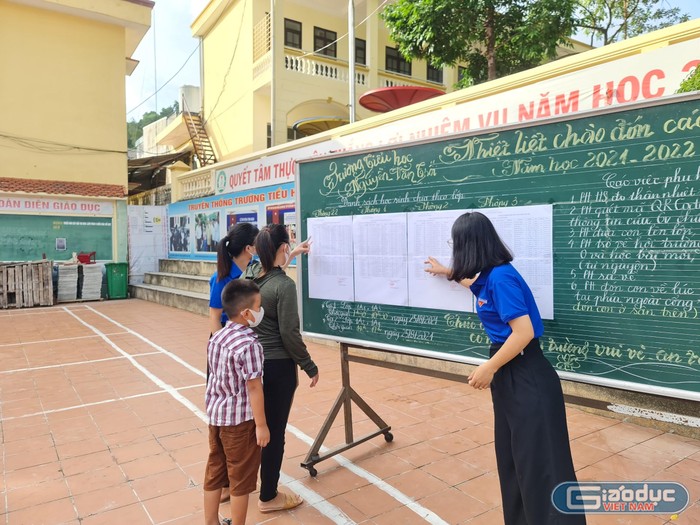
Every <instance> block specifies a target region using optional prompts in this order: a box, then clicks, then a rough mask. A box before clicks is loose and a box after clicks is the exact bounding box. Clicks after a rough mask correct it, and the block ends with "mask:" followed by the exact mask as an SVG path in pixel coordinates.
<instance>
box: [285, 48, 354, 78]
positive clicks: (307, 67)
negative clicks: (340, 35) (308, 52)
mask: <svg viewBox="0 0 700 525" xmlns="http://www.w3.org/2000/svg"><path fill="white" fill-rule="evenodd" d="M284 68H285V69H286V70H287V71H294V72H295V73H301V74H302V75H309V76H312V77H322V78H327V79H330V80H337V81H339V82H343V83H345V84H347V82H348V77H349V74H350V73H349V68H348V65H347V63H345V62H342V61H340V60H338V61H326V60H322V59H317V58H315V57H312V56H297V55H291V54H285V55H284ZM355 83H356V84H358V85H360V86H364V85H366V84H367V75H366V74H365V73H364V72H361V71H360V72H355Z"/></svg>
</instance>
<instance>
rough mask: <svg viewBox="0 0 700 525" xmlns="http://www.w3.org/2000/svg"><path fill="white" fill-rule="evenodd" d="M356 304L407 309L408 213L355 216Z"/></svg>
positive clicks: (353, 225)
mask: <svg viewBox="0 0 700 525" xmlns="http://www.w3.org/2000/svg"><path fill="white" fill-rule="evenodd" d="M352 229H353V249H354V254H355V258H354V268H355V301H357V302H361V303H377V304H390V305H396V306H408V278H407V270H408V262H407V247H406V214H405V213H384V214H380V215H358V216H354V217H353V222H352Z"/></svg>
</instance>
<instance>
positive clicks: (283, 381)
mask: <svg viewBox="0 0 700 525" xmlns="http://www.w3.org/2000/svg"><path fill="white" fill-rule="evenodd" d="M297 384H298V377H297V367H296V364H295V363H294V361H292V360H291V359H269V360H268V359H266V360H265V365H264V372H263V392H264V394H265V418H266V419H267V426H268V428H269V429H270V442H269V443H268V445H267V446H266V447H265V448H263V449H262V460H261V464H260V500H261V501H270V500H271V499H274V497H275V496H277V484H278V483H279V480H280V470H281V469H282V458H283V456H284V433H285V429H286V428H287V421H288V420H289V412H290V410H291V409H292V401H293V400H294V391H295V390H296V389H297Z"/></svg>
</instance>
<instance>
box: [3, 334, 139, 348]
mask: <svg viewBox="0 0 700 525" xmlns="http://www.w3.org/2000/svg"><path fill="white" fill-rule="evenodd" d="M125 333H126V332H114V333H112V334H105V335H107V336H112V335H120V334H125ZM95 337H99V335H79V336H77V337H63V338H61V339H44V340H43V341H26V342H22V343H5V344H0V348H5V347H7V346H24V345H40V344H43V343H58V342H60V341H73V340H74V339H91V338H92V339H94V338H95Z"/></svg>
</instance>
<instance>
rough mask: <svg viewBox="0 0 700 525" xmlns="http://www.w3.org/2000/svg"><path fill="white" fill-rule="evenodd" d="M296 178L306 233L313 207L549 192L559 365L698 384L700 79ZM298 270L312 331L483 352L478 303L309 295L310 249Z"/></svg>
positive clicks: (506, 201)
mask: <svg viewBox="0 0 700 525" xmlns="http://www.w3.org/2000/svg"><path fill="white" fill-rule="evenodd" d="M297 191H298V199H299V203H298V206H299V208H298V209H299V210H301V213H300V227H301V234H302V238H304V237H305V236H306V235H307V230H308V228H307V221H308V220H309V219H310V218H312V217H338V216H348V215H352V216H357V215H363V214H366V213H392V212H404V213H405V212H407V213H411V212H417V211H425V210H426V209H436V210H437V209H460V210H461V209H481V208H493V207H499V206H501V207H510V206H525V205H536V204H551V205H552V212H553V218H552V220H553V225H552V235H553V275H554V283H553V284H554V319H553V320H548V321H545V335H544V337H543V338H542V339H541V343H542V347H543V350H544V351H545V353H546V355H547V357H548V358H549V359H550V361H551V362H552V364H553V365H554V366H555V367H556V368H557V369H558V371H559V372H560V375H562V377H565V378H569V379H574V380H580V381H584V382H590V383H595V384H602V385H609V386H616V387H621V388H627V389H632V390H641V391H647V392H654V393H659V394H665V395H672V396H676V397H685V398H690V399H700V348H698V345H697V342H698V340H700V320H698V310H699V309H700V98H698V95H697V94H695V95H694V96H683V97H669V98H668V99H665V100H659V101H657V102H656V103H655V104H652V105H650V104H648V103H647V105H645V106H641V105H639V106H637V105H635V106H627V107H626V108H618V109H615V110H610V109H609V110H607V111H606V112H590V113H586V114H580V115H579V116H576V117H569V118H568V119H559V120H551V121H540V122H535V123H528V124H523V125H520V126H510V127H503V128H498V129H492V130H488V131H482V132H481V133H480V134H474V133H472V134H465V135H460V136H451V137H449V138H443V139H442V140H435V141H432V142H423V143H415V144H407V145H402V146H401V147H395V148H392V149H388V148H387V149H383V150H372V151H364V152H357V153H353V154H352V155H345V156H335V157H324V158H321V159H316V160H310V161H305V162H302V163H301V164H300V173H299V177H298V180H297ZM426 255H430V254H426ZM516 262H517V261H516ZM301 280H302V282H301V294H302V325H303V330H304V331H305V332H306V333H308V334H316V335H319V336H322V337H328V338H333V339H337V340H340V341H345V342H351V343H356V344H357V343H361V344H364V345H365V346H372V347H377V348H380V349H381V348H386V349H398V350H400V351H405V352H407V353H415V354H419V355H431V356H435V355H437V356H441V357H444V358H445V359H447V360H457V361H464V362H475V361H476V360H477V359H480V358H485V357H486V355H487V341H486V339H485V336H484V333H483V330H482V328H481V325H480V323H479V321H478V318H477V317H476V315H475V314H470V313H460V314H459V315H458V316H455V314H454V313H450V312H446V311H444V310H433V309H416V308H408V307H397V306H387V305H382V304H370V303H359V302H344V301H331V300H319V299H310V298H309V285H308V265H306V264H305V265H304V266H303V268H302V272H301ZM465 293H467V292H466V291H465ZM456 318H457V319H458V320H459V321H458V322H455V319H456Z"/></svg>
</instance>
